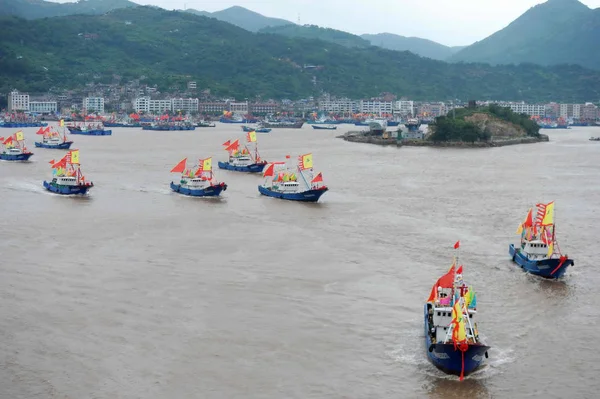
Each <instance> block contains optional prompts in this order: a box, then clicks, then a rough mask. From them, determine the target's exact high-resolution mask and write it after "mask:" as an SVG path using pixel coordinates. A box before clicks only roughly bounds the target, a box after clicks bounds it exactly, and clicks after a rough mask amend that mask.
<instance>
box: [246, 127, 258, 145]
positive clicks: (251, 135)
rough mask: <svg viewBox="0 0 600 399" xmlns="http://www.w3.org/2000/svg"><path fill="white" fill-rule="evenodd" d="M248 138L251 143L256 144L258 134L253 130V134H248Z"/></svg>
mask: <svg viewBox="0 0 600 399" xmlns="http://www.w3.org/2000/svg"><path fill="white" fill-rule="evenodd" d="M246 136H248V137H247V138H248V142H249V143H255V142H256V132H255V131H254V130H252V131H251V132H248V134H247V135H246Z"/></svg>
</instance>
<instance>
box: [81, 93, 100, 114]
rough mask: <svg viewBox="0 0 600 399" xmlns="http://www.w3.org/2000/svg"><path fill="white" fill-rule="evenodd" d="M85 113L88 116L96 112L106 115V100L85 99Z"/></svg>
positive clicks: (96, 98) (98, 98) (97, 98)
mask: <svg viewBox="0 0 600 399" xmlns="http://www.w3.org/2000/svg"><path fill="white" fill-rule="evenodd" d="M83 112H84V113H86V114H89V113H92V112H95V113H98V114H103V113H104V98H103V97H86V98H84V99H83Z"/></svg>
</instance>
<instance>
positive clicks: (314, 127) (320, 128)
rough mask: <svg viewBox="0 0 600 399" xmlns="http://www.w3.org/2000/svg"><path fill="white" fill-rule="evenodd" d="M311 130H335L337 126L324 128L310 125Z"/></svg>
mask: <svg viewBox="0 0 600 399" xmlns="http://www.w3.org/2000/svg"><path fill="white" fill-rule="evenodd" d="M311 126H312V128H313V129H316V130H336V129H337V126H336V125H325V126H319V125H311Z"/></svg>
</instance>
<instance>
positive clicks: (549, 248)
mask: <svg viewBox="0 0 600 399" xmlns="http://www.w3.org/2000/svg"><path fill="white" fill-rule="evenodd" d="M553 253H554V243H550V244H549V245H548V256H552V254H553Z"/></svg>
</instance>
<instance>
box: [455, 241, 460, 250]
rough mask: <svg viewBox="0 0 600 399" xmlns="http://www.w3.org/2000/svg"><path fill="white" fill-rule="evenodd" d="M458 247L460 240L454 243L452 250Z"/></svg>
mask: <svg viewBox="0 0 600 399" xmlns="http://www.w3.org/2000/svg"><path fill="white" fill-rule="evenodd" d="M458 247H460V240H459V241H456V244H454V249H458Z"/></svg>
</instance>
